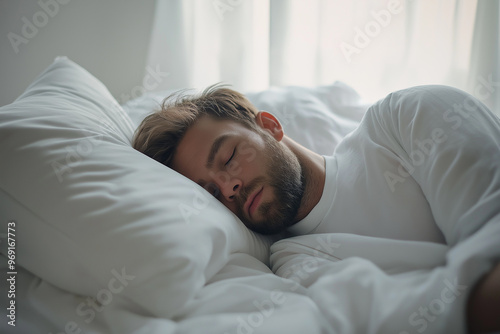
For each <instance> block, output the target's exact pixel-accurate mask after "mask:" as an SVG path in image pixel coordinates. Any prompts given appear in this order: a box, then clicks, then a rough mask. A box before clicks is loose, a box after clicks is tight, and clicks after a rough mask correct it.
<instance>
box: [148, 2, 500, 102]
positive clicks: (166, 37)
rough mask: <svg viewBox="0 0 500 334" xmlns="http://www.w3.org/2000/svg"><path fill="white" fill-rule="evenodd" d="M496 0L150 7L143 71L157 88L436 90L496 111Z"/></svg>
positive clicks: (372, 93) (378, 93) (370, 93)
mask: <svg viewBox="0 0 500 334" xmlns="http://www.w3.org/2000/svg"><path fill="white" fill-rule="evenodd" d="M498 3H499V1H498V0H483V1H479V2H478V1H477V0H364V1H341V0H308V1H304V0H254V1H251V0H185V1H180V0H179V1H177V0H158V1H157V10H156V17H155V22H154V28H153V34H152V38H151V45H150V49H149V56H148V65H149V66H151V67H153V68H154V67H155V66H159V67H160V68H161V69H162V70H163V71H168V72H169V73H170V76H169V77H168V78H167V80H166V81H165V82H163V86H162V87H160V89H171V88H186V87H194V88H203V87H205V86H207V85H210V84H212V83H215V82H219V81H224V82H227V83H230V84H232V85H233V86H234V88H236V89H239V90H243V91H246V92H248V91H255V90H261V89H265V88H267V87H269V86H284V85H301V86H316V85H323V84H331V83H333V82H334V81H336V80H340V81H344V82H346V83H347V84H349V85H350V86H352V87H354V88H355V89H356V90H357V91H358V92H359V93H360V95H361V96H362V97H363V98H364V99H365V100H366V101H370V102H371V101H375V100H377V99H379V98H382V97H383V96H385V95H386V94H387V93H389V92H391V91H394V90H398V89H402V88H406V87H409V86H414V85H420V84H445V85H451V86H455V87H458V88H461V89H464V90H468V91H469V92H470V93H472V94H474V95H476V97H478V98H480V99H481V100H482V101H483V102H484V103H486V104H487V105H488V106H489V107H490V108H493V109H495V110H497V112H498V109H499V107H500V104H499V97H500V93H499V92H498V90H500V86H499V85H498V82H499V81H500V77H499V71H500V70H499V60H498V59H499V53H498V48H499V44H500V41H499V32H500V31H499V8H498ZM488 80H489V81H488ZM484 81H485V82H486V84H485V83H484ZM488 82H489V84H488ZM488 89H489V90H488ZM487 93H489V94H487ZM479 95H480V96H479Z"/></svg>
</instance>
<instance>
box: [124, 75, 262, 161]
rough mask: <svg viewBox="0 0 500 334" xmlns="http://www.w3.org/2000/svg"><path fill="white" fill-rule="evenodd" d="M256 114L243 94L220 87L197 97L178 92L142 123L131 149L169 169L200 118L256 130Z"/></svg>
mask: <svg viewBox="0 0 500 334" xmlns="http://www.w3.org/2000/svg"><path fill="white" fill-rule="evenodd" d="M257 112H258V110H257V109H256V108H255V106H254V105H253V104H252V103H251V102H250V101H249V100H248V99H247V98H246V97H245V96H244V95H243V94H241V93H238V92H237V91H234V90H232V89H229V88H225V86H224V85H221V84H215V85H212V86H210V87H208V88H206V89H205V90H204V91H203V92H202V93H200V94H196V95H188V94H187V93H186V90H183V91H179V92H176V93H174V94H171V95H170V96H168V97H167V98H165V99H164V100H163V103H162V104H161V108H160V110H158V111H156V112H154V113H153V114H151V115H149V116H147V117H146V118H145V119H144V120H143V121H142V123H141V124H140V125H139V127H138V128H137V130H136V132H135V135H134V141H133V143H132V146H133V147H134V148H135V149H136V150H138V151H140V152H142V153H144V154H146V155H147V156H149V157H151V158H153V159H155V160H156V161H158V162H160V163H162V164H164V165H166V166H169V167H170V166H171V163H172V160H173V157H174V155H175V152H176V149H177V146H178V145H179V142H180V141H181V139H182V138H183V137H184V134H185V133H186V131H187V130H188V129H189V127H190V126H191V125H193V124H194V123H195V122H196V120H197V119H199V118H200V117H202V116H205V115H206V116H210V117H213V118H218V119H226V120H227V119H229V120H234V121H237V122H240V123H241V124H243V125H244V126H246V127H248V128H250V129H253V130H256V129H257V124H256V123H255V115H256V114H257Z"/></svg>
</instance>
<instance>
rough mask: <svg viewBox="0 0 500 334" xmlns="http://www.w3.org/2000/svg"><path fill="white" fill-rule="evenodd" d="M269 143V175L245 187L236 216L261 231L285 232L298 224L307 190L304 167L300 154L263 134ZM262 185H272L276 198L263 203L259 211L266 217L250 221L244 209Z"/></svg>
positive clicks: (271, 232)
mask: <svg viewBox="0 0 500 334" xmlns="http://www.w3.org/2000/svg"><path fill="white" fill-rule="evenodd" d="M261 136H262V138H263V139H264V142H265V144H266V152H264V156H265V157H267V160H266V161H265V166H266V170H267V176H262V177H258V178H256V179H254V180H252V181H251V182H250V183H249V184H248V185H247V186H245V187H244V188H243V189H242V190H241V192H240V195H241V196H239V197H238V199H237V202H238V203H237V204H238V205H237V216H238V217H239V218H240V219H241V221H242V222H243V223H244V224H245V226H246V227H248V228H249V229H251V230H253V231H255V232H258V233H262V234H275V233H279V232H282V231H283V230H285V229H286V228H288V227H290V226H291V225H293V224H294V223H295V217H296V216H297V212H298V210H299V208H300V204H301V202H302V197H303V196H304V191H305V177H304V171H303V168H302V166H301V164H300V162H299V159H298V158H297V156H296V155H295V154H294V153H293V152H292V151H291V150H290V149H289V148H288V147H287V146H285V145H282V144H280V143H279V142H278V141H276V140H275V139H274V138H272V137H271V136H270V135H269V134H267V133H265V132H263V133H262V134H261ZM261 185H269V186H270V187H271V189H272V190H273V193H274V199H273V200H272V201H269V202H262V203H261V204H260V206H259V208H258V212H259V213H260V214H261V215H262V216H263V217H264V219H263V220H261V221H251V220H250V219H248V218H247V217H246V215H245V213H244V212H243V205H244V204H245V202H246V200H247V198H248V196H249V195H250V194H252V192H253V191H255V190H256V188H257V187H259V186H261Z"/></svg>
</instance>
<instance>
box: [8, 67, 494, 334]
mask: <svg viewBox="0 0 500 334" xmlns="http://www.w3.org/2000/svg"><path fill="white" fill-rule="evenodd" d="M166 94H168V92H157V93H148V94H145V95H144V96H141V97H139V98H137V99H134V100H131V101H129V102H127V103H125V104H124V105H119V104H118V103H117V102H116V100H115V99H114V98H113V97H112V95H111V94H110V93H109V91H108V90H107V88H106V87H105V86H104V85H103V84H102V83H101V82H100V81H99V80H98V79H97V78H96V77H94V76H93V75H92V74H90V73H89V72H87V71H86V70H85V69H83V68H82V67H80V66H79V65H77V64H75V63H74V62H72V61H71V60H69V59H67V58H65V57H58V58H57V59H56V60H55V61H54V62H53V63H52V64H51V65H50V66H49V67H48V68H47V69H46V70H45V71H44V72H43V73H41V74H40V75H39V76H38V78H37V79H35V80H34V82H33V83H32V84H31V85H30V86H29V87H28V88H27V89H26V91H25V92H24V93H23V94H22V95H21V96H20V97H19V98H18V99H17V100H16V101H15V102H14V103H12V104H11V105H8V106H4V107H2V108H0V156H1V159H2V161H1V162H0V175H1V176H0V213H1V224H0V226H1V228H2V230H0V236H1V239H0V240H1V243H0V252H1V259H2V261H1V263H0V267H1V270H2V273H7V274H6V275H7V276H9V277H13V279H11V280H10V281H9V280H5V279H2V281H1V282H0V284H1V287H2V288H1V291H2V295H1V297H0V300H1V308H2V310H3V312H6V314H5V315H4V316H3V317H2V318H3V319H2V321H0V331H1V332H2V333H54V334H55V333H57V334H59V333H148V334H151V333H162V334H166V333H396V334H405V333H406V334H412V333H422V332H424V331H425V333H466V325H465V320H464V318H463V317H461V313H460V312H461V311H463V308H464V305H465V300H466V296H467V294H468V293H469V291H470V287H471V286H470V284H472V282H476V281H477V279H478V278H479V277H480V276H481V275H483V274H484V273H485V272H487V271H488V270H489V269H490V268H491V265H492V263H493V261H494V260H495V259H496V260H498V259H499V258H500V249H499V248H500V247H499V246H498V240H500V220H497V221H496V222H494V223H492V224H489V225H488V228H485V229H484V231H483V233H481V234H480V235H479V236H477V238H476V240H473V241H471V242H469V243H465V244H463V245H462V247H456V248H454V249H450V247H448V246H447V245H445V244H439V243H431V242H420V241H401V240H394V239H383V238H373V237H366V236H358V235H353V234H342V233H338V234H315V235H304V236H299V237H289V236H288V235H281V236H278V237H276V236H274V237H269V236H262V235H259V234H256V233H254V232H251V231H249V230H247V229H246V228H245V227H244V226H243V224H242V223H241V222H240V221H239V220H238V219H237V218H236V217H235V216H234V215H233V214H232V213H231V212H229V211H228V210H226V209H225V208H224V207H223V205H222V204H220V203H219V202H218V201H217V200H215V199H214V198H212V197H210V195H208V193H206V192H205V191H204V190H203V189H202V188H201V187H199V186H198V185H196V184H195V183H193V182H191V181H189V180H187V179H185V178H184V177H182V176H181V175H179V174H177V173H176V172H174V171H172V170H170V169H168V168H166V167H164V166H163V165H161V164H159V163H157V162H156V161H154V160H152V159H150V158H148V157H146V156H144V155H142V154H141V153H139V152H137V151H135V150H134V149H133V148H132V147H131V141H132V137H133V133H134V130H135V128H136V127H137V126H138V124H139V122H140V121H141V120H142V118H143V117H144V116H145V115H146V114H147V113H149V112H151V111H152V110H153V109H155V108H156V107H157V106H158V104H159V102H160V101H161V100H162V99H163V98H164V97H165V96H166ZM247 96H248V97H249V99H250V100H251V101H252V102H253V103H254V104H255V105H256V106H257V107H258V108H259V109H262V110H267V111H270V112H272V113H274V114H275V115H276V116H277V117H278V118H279V119H280V121H281V122H282V124H283V126H284V129H285V133H287V134H288V135H289V136H291V137H292V138H293V139H295V140H296V141H298V142H299V143H301V144H303V145H304V146H306V147H308V148H310V149H312V150H315V151H317V152H318V153H320V154H325V155H330V154H332V153H333V151H334V150H335V147H336V146H337V145H338V144H339V143H340V142H341V141H342V139H343V138H344V137H345V136H346V135H347V134H348V133H350V132H352V131H353V130H354V129H356V127H357V126H358V124H359V122H360V121H361V119H362V117H363V116H364V114H365V112H366V110H367V108H368V107H369V105H367V104H366V103H363V101H362V99H361V97H360V96H359V95H358V94H357V93H356V92H355V91H354V90H353V89H352V88H350V87H348V86H347V85H345V84H343V83H341V82H335V83H333V84H332V85H328V86H321V87H315V88H306V87H280V88H278V87H276V88H271V89H269V90H266V91H263V92H248V94H247ZM9 228H10V229H9ZM279 239H280V240H279ZM9 260H11V261H10V262H9ZM450 263H451V264H453V268H452V269H453V270H448V272H446V270H445V268H447V267H446V266H449V265H450ZM9 273H12V274H9ZM9 291H10V292H11V293H8V292H9ZM12 293H13V294H15V296H13V295H12ZM13 301H14V302H13ZM12 305H14V307H13V306H12ZM6 310H7V311H6ZM422 310H425V312H427V313H425V312H424V311H422ZM6 319H7V320H6ZM13 324H15V326H13Z"/></svg>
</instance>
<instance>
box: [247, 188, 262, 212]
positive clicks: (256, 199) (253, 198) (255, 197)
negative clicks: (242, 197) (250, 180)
mask: <svg viewBox="0 0 500 334" xmlns="http://www.w3.org/2000/svg"><path fill="white" fill-rule="evenodd" d="M262 190H264V187H261V188H259V189H257V190H256V191H255V192H253V193H252V194H251V195H250V196H249V197H248V199H247V201H246V203H245V211H247V212H248V215H249V216H250V218H252V215H253V213H254V212H255V210H257V208H258V207H259V204H260V200H261V198H262Z"/></svg>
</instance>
